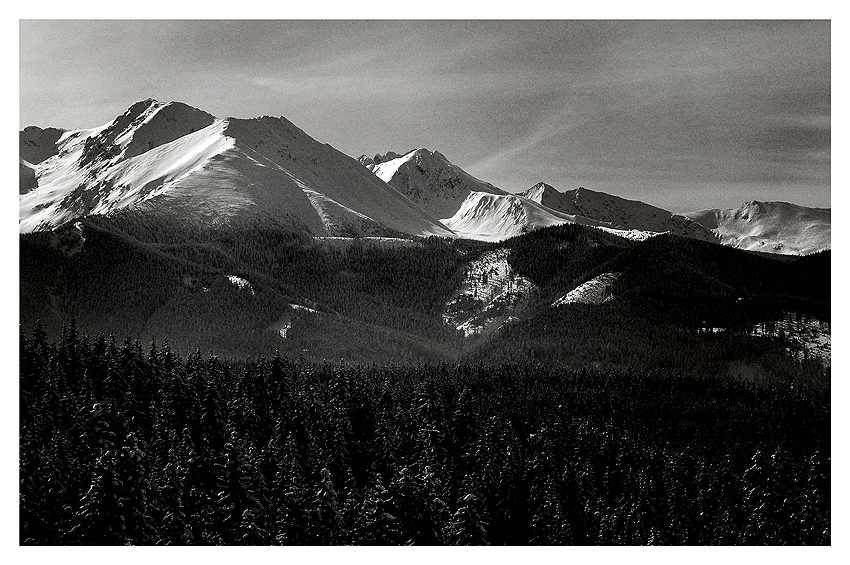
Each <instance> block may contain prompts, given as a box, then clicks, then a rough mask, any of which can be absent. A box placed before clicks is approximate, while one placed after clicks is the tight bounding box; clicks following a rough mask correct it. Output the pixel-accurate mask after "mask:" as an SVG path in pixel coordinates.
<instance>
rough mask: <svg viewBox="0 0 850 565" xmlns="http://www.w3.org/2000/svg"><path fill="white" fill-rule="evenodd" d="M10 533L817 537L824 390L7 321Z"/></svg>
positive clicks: (70, 539)
mask: <svg viewBox="0 0 850 565" xmlns="http://www.w3.org/2000/svg"><path fill="white" fill-rule="evenodd" d="M20 360H21V373H20V379H21V380H20V385H21V386H20V393H21V399H20V400H21V410H20V481H21V482H20V542H21V544H23V545H42V544H49V545H80V544H83V545H104V544H117V545H123V544H148V545H184V544H202V545H211V544H245V545H256V544H263V545H271V544H287V545H292V544H312V545H316V544H405V545H406V544H417V545H420V544H456V545H481V544H493V545H502V544H508V545H522V544H555V545H558V544H581V545H595V544H604V545H613V544H631V545H646V544H659V545H661V544H663V545H671V544H678V545H683V544H703V545H709V544H712V545H730V544H732V545H733V544H754V545H761V544H770V545H784V544H795V545H797V544H827V545H828V544H830V543H831V530H830V500H831V491H830V466H831V462H830V416H829V389H828V388H820V387H809V386H801V385H799V384H794V385H789V384H788V383H784V384H780V383H774V384H772V385H770V386H764V385H753V384H752V383H742V382H739V381H736V380H733V379H715V378H699V377H698V376H697V375H695V374H688V373H682V372H680V371H677V372H670V371H663V370H654V371H641V370H626V371H614V370H607V371H593V370H591V371H587V370H580V371H565V370H558V369H546V368H543V367H540V366H531V365H509V364H506V365H502V366H499V367H491V368H483V367H482V366H471V365H458V364H450V365H449V364H443V365H421V366H419V367H408V368H405V367H401V366H397V365H396V366H390V367H383V368H381V367H377V366H370V367H362V366H361V367H357V366H351V365H338V364H313V363H309V362H306V361H303V360H301V361H294V362H293V361H290V360H287V359H284V358H282V357H280V356H271V357H261V358H258V359H255V360H248V361H239V362H235V361H227V360H223V359H221V358H219V357H215V356H201V355H198V354H192V355H190V356H188V357H186V358H185V359H184V358H182V357H181V356H180V355H178V354H176V353H175V352H174V351H173V350H172V349H171V348H170V347H169V345H168V343H167V342H166V341H161V342H159V343H158V344H152V345H150V346H149V347H144V348H143V347H142V346H141V345H140V344H139V343H138V342H134V341H132V340H124V341H121V340H113V339H107V338H103V337H100V338H86V337H85V336H82V335H80V334H79V333H78V332H77V330H76V328H75V327H74V326H69V327H68V328H67V329H66V331H65V332H64V333H63V336H62V338H61V339H60V340H59V341H58V342H56V343H51V342H49V341H47V340H46V338H45V335H44V332H43V331H42V330H41V329H40V328H38V327H37V328H36V331H35V332H34V333H33V334H32V335H22V336H21V350H20Z"/></svg>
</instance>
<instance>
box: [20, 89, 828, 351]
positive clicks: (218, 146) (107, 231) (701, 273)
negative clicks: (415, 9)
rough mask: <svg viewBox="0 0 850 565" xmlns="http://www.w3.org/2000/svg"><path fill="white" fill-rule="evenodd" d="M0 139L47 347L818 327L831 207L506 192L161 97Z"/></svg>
mask: <svg viewBox="0 0 850 565" xmlns="http://www.w3.org/2000/svg"><path fill="white" fill-rule="evenodd" d="M20 144H21V149H20V170H21V180H20V196H19V198H20V232H21V235H20V241H21V245H20V267H21V281H20V282H21V303H20V312H21V324H22V327H23V328H24V329H27V328H28V329H31V328H32V327H33V325H34V324H35V322H36V320H39V321H40V324H41V326H42V327H43V328H44V329H45V331H46V332H47V333H48V334H49V335H52V336H58V335H60V334H61V333H62V331H63V327H66V326H67V324H68V322H69V320H74V321H75V323H76V324H78V326H79V327H80V329H82V330H84V331H86V332H87V333H89V334H92V335H94V334H96V333H104V334H107V333H115V334H117V335H127V336H133V337H136V338H140V339H156V338H162V337H163V336H167V337H168V339H169V340H170V341H171V343H172V345H173V346H174V347H175V349H176V350H178V351H181V352H183V353H186V352H191V351H193V350H195V349H202V350H205V351H206V350H214V351H217V352H220V353H221V354H225V355H240V356H244V355H262V354H264V353H267V352H269V351H274V350H275V349H278V350H280V351H281V352H286V353H289V354H292V355H303V356H306V357H308V358H313V359H318V360H321V359H340V358H343V359H347V360H352V361H361V362H376V361H386V360H388V359H391V360H397V361H411V362H421V361H429V360H430V361H433V360H449V359H458V358H469V359H482V360H497V359H502V358H503V357H504V356H505V355H508V356H509V357H510V355H515V356H516V358H518V359H521V358H531V359H551V360H555V362H557V363H559V364H563V363H575V364H577V366H581V365H583V364H585V363H596V362H604V363H609V364H618V363H623V362H625V361H623V359H625V357H623V356H624V355H626V356H627V357H628V356H631V357H629V358H631V359H632V360H631V361H629V363H633V362H637V361H635V359H634V355H635V352H637V351H644V350H645V351H646V352H648V353H646V354H641V355H650V353H649V352H653V351H655V353H651V354H652V355H661V354H660V353H658V351H657V350H658V349H659V347H660V346H659V345H658V344H660V343H668V344H678V346H681V350H675V351H673V350H670V351H668V350H667V346H664V347H663V348H662V349H664V352H665V354H667V355H669V356H673V357H675V358H677V359H680V360H681V363H691V362H692V361H693V360H695V359H703V360H706V359H711V358H712V355H714V354H713V353H706V352H705V351H703V350H702V348H704V347H709V348H713V347H715V345H710V346H709V345H706V344H705V343H703V341H701V340H702V338H699V339H697V338H696V337H694V335H695V334H694V333H693V332H702V331H706V330H711V331H714V330H716V329H718V328H720V329H725V330H729V331H732V330H733V329H734V331H746V330H747V328H751V327H752V326H753V324H755V323H757V322H770V321H771V320H776V319H780V318H781V317H782V316H783V315H786V314H787V313H789V312H790V313H794V312H797V313H804V314H805V315H808V316H812V317H813V318H814V319H817V320H821V321H828V320H829V269H830V260H829V251H828V250H829V210H816V209H807V208H802V207H799V206H794V205H791V204H783V203H748V204H746V205H745V206H744V207H742V208H741V209H740V210H735V211H728V210H708V211H703V212H698V213H693V214H685V215H680V214H674V213H671V212H669V211H667V210H664V209H663V208H659V207H656V206H652V205H649V204H646V203H643V202H637V201H630V200H626V199H624V198H620V197H617V196H614V195H609V194H605V193H603V192H597V191H592V190H588V189H585V188H576V189H573V190H567V191H563V192H562V191H559V190H556V189H555V188H553V187H552V186H550V185H548V184H545V183H538V184H536V185H534V186H533V187H531V188H530V189H528V190H526V191H524V192H521V193H518V194H517V193H511V192H508V191H506V190H504V189H502V188H499V187H496V186H494V185H492V184H489V183H487V182H484V181H482V180H480V179H477V178H475V177H474V176H472V175H470V174H469V173H467V172H465V171H463V170H462V169H461V168H460V167H458V166H457V165H455V164H453V163H451V162H450V161H449V160H448V159H447V158H446V157H445V156H443V155H442V154H441V153H439V152H437V151H430V150H427V149H423V148H419V149H415V150H412V151H408V152H407V153H405V154H403V155H402V154H398V153H393V152H389V153H387V154H385V155H376V156H375V157H373V158H368V157H360V158H359V159H354V158H352V157H349V156H347V155H344V154H343V153H341V152H339V151H337V150H335V149H334V148H332V147H330V146H329V145H327V144H323V143H320V142H318V141H316V140H314V139H313V138H312V137H310V136H309V135H308V134H306V133H305V132H304V131H302V130H301V129H299V128H298V127H296V126H295V125H293V124H292V123H291V122H289V121H288V120H286V119H285V118H282V117H278V118H275V117H268V116H265V117H260V118H254V119H237V118H218V117H215V116H212V115H211V114H209V113H207V112H204V111H202V110H199V109H196V108H192V107H190V106H188V105H186V104H182V103H179V102H170V103H161V102H157V101H154V100H144V101H141V102H139V103H136V104H134V105H132V106H131V107H130V108H129V109H128V110H127V111H126V112H125V113H124V114H122V115H121V116H118V117H117V118H115V119H114V120H112V121H111V122H109V123H106V124H103V125H101V126H98V127H95V128H91V129H81V130H61V129H55V128H47V129H42V128H39V127H27V128H25V129H24V130H23V131H21V132H20ZM433 236H436V237H433ZM720 244H723V245H720ZM734 247H737V248H739V249H734ZM745 250H746V251H750V250H753V251H768V252H770V253H766V254H765V253H755V254H754V253H749V252H744V251H745ZM800 254H806V255H811V257H809V256H804V257H800V256H799V255H800ZM780 255H785V256H786V257H784V258H783V257H780ZM765 257H769V258H765ZM634 328H641V329H640V330H637V331H634ZM532 335H534V336H537V337H536V338H535V341H534V343H530V342H529V341H528V339H529V337H528V336H532ZM683 335H684V336H691V337H688V338H687V340H686V343H684V342H682V339H684V338H682V336H683ZM593 336H595V337H593ZM603 336H605V337H603ZM566 343H569V344H571V345H569V346H567V345H565V344H566ZM612 344H617V345H616V346H613V345H612ZM695 348H696V349H695ZM698 350H699V352H698ZM625 351H628V352H631V353H629V354H628V355H627V354H626V353H625ZM644 361H645V362H646V363H650V360H649V359H648V358H647V359H644ZM644 361H641V362H644Z"/></svg>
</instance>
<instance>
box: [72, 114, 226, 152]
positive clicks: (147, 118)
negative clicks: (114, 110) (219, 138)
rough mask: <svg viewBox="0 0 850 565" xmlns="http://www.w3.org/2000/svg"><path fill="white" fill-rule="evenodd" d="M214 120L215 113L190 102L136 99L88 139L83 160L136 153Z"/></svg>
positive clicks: (203, 126)
mask: <svg viewBox="0 0 850 565" xmlns="http://www.w3.org/2000/svg"><path fill="white" fill-rule="evenodd" d="M214 121H215V116H213V115H211V114H208V113H207V112H204V111H203V110H198V109H197V108H193V107H192V106H189V105H188V104H184V103H182V102H168V103H162V102H158V101H156V100H154V99H153V98H148V99H146V100H142V101H139V102H136V103H135V104H133V105H132V106H130V107H129V108H128V109H127V111H126V112H124V113H123V114H122V115H120V116H118V117H117V118H115V119H114V120H113V121H112V123H110V124H109V125H108V126H107V127H106V128H104V129H103V130H102V131H100V132H99V133H97V134H95V135H92V136H91V137H89V138H88V139H86V141H85V147H84V149H83V152H82V154H81V156H80V163H81V164H83V165H85V164H87V163H90V162H93V161H95V160H97V159H99V160H109V159H114V158H117V157H119V156H121V157H123V158H130V157H135V156H137V155H141V154H142V153H145V152H146V151H150V150H151V149H154V148H156V147H159V146H161V145H165V144H166V143H170V142H172V141H174V140H176V139H179V138H181V137H183V136H184V135H187V134H189V133H193V132H195V131H198V130H200V129H203V128H205V127H207V126H209V125H210V124H212V123H213V122H214Z"/></svg>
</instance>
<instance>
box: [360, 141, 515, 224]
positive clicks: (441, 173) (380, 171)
mask: <svg viewBox="0 0 850 565" xmlns="http://www.w3.org/2000/svg"><path fill="white" fill-rule="evenodd" d="M359 160H360V163H361V164H363V165H364V166H365V167H366V168H367V169H369V170H370V171H372V172H373V173H374V174H375V175H376V176H377V177H378V178H380V179H381V180H383V181H384V182H386V183H387V184H389V185H390V186H392V187H394V188H395V189H397V190H398V191H399V192H401V193H402V194H404V195H405V196H407V197H408V198H410V199H411V200H413V201H414V202H416V203H417V204H418V205H419V206H421V207H422V208H423V209H424V210H425V211H426V212H428V213H429V214H430V215H431V216H432V217H434V218H448V217H450V216H452V215H453V214H454V213H455V212H457V210H458V208H459V207H460V205H461V204H462V203H463V201H464V200H465V199H466V198H467V197H468V196H469V194H470V193H472V192H485V193H488V194H500V195H506V194H508V193H507V192H506V191H504V190H502V189H500V188H497V187H495V186H493V185H492V184H490V183H488V182H484V181H482V180H480V179H477V178H475V177H473V176H472V175H470V174H469V173H467V172H466V171H464V170H463V169H461V168H460V167H458V166H457V165H455V164H453V163H452V162H451V161H449V160H448V159H447V158H446V157H445V156H444V155H443V154H442V153H440V152H439V151H430V150H428V149H425V148H419V149H413V150H412V151H408V152H407V153H405V154H404V155H399V154H398V153H395V152H392V151H390V152H389V153H387V154H386V155H376V156H375V157H374V158H369V157H366V156H363V157H360V159H359Z"/></svg>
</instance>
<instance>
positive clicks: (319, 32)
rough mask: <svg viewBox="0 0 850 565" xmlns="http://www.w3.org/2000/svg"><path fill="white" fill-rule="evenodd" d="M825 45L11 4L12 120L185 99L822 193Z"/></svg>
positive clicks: (677, 207)
mask: <svg viewBox="0 0 850 565" xmlns="http://www.w3.org/2000/svg"><path fill="white" fill-rule="evenodd" d="M375 15H376V16H377V17H386V16H382V15H381V13H380V12H377V13H376V14H375ZM830 44H831V24H830V22H829V21H825V20H804V21H795V20H790V21H789V20H772V21H741V20H716V21H708V20H699V21H694V20H688V21H681V20H678V21H677V20H661V21H657V20H655V21H653V20H640V21H627V20H593V21H588V20H584V21H581V20H579V21H568V20H556V21H551V20H550V21H546V20H531V21H516V20H509V21H506V20H474V21H452V20H437V21H423V20H384V21H368V20H342V21H327V20H307V21H305V20H298V21H286V20H215V21H201V20H173V21H168V20H83V21H73V20H22V21H21V22H20V44H19V45H20V51H19V56H20V92H19V96H20V98H19V101H20V116H19V118H20V123H19V126H20V127H21V128H23V127H24V126H28V125H37V126H40V127H48V126H50V127H62V128H69V129H72V128H84V127H94V126H97V125H101V124H104V123H106V122H109V121H111V120H112V119H114V118H115V117H116V116H118V115H120V114H122V113H123V112H124V111H125V110H126V109H127V108H128V107H129V106H130V105H132V104H133V103H134V102H136V101H138V100H142V99H145V98H155V99H157V100H160V101H163V102H165V101H170V100H177V101H181V102H185V103H187V104H190V105H192V106H195V107H197V108H201V109H203V110H206V111H207V112H210V113H212V114H214V115H216V116H218V117H222V118H224V117H229V116H233V117H240V118H248V117H254V116H260V115H272V116H284V117H286V118H287V119H289V120H290V121H292V122H293V123H295V124H296V125H297V126H298V127H300V128H301V129H303V130H304V131H305V132H307V133H308V134H310V135H311V136H313V137H314V138H316V139H317V140H319V141H321V142H324V143H329V144H330V145H332V146H334V147H335V148H337V149H339V150H340V151H342V152H343V153H346V154H347V155H350V156H352V157H358V156H360V155H362V154H367V155H369V156H373V155H375V154H377V153H381V154H383V153H386V152H387V151H395V152H398V153H403V152H406V151H408V150H411V149H415V148H418V147H426V148H428V149H431V150H438V151H440V152H441V153H443V154H444V155H445V156H446V157H447V158H448V159H449V160H450V161H452V162H453V163H455V164H457V165H458V166H460V167H461V168H463V169H464V170H466V171H467V172H469V173H470V174H472V175H474V176H476V177H478V178H480V179H481V180H484V181H487V182H490V183H493V184H494V185H496V186H498V187H500V188H503V189H505V190H508V191H511V192H519V191H522V190H525V189H527V188H529V187H531V186H533V185H534V184H536V183H537V182H540V181H542V182H546V183H548V184H550V185H552V186H554V187H555V188H557V189H559V190H561V191H564V190H569V189H573V188H576V187H578V186H583V187H585V188H589V189H592V190H599V191H604V192H608V193H611V194H616V195H618V196H621V197H624V198H629V199H633V200H642V201H645V202H648V203H650V204H654V205H656V206H660V207H662V208H666V209H668V210H671V211H674V212H686V211H693V210H699V209H705V208H733V207H737V206H739V205H741V204H742V203H743V202H745V201H749V200H781V201H786V202H793V203H796V204H800V205H804V206H814V207H830V206H831V198H830V183H831V176H830V165H831V162H830V145H831V78H830V77H831V59H830Z"/></svg>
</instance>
